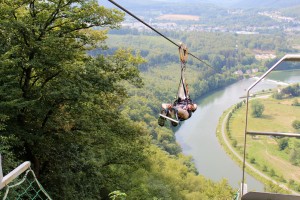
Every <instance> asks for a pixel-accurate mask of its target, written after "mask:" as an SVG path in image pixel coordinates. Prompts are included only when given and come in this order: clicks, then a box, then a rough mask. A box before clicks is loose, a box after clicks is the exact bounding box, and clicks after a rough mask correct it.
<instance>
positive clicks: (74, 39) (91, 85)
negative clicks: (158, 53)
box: [0, 0, 147, 199]
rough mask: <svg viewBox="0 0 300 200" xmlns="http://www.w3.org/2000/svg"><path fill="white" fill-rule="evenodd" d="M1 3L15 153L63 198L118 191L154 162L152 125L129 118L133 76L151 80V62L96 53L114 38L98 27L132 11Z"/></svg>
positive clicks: (4, 78)
mask: <svg viewBox="0 0 300 200" xmlns="http://www.w3.org/2000/svg"><path fill="white" fill-rule="evenodd" d="M0 7H1V9H0V46H1V48H0V73H1V77H0V110H1V112H2V114H3V116H7V121H6V122H5V125H6V127H5V130H2V133H1V135H2V136H3V137H5V138H12V139H10V140H6V141H7V142H6V143H7V145H6V146H7V148H9V149H7V152H11V153H12V154H13V156H14V158H15V159H20V160H29V161H31V162H32V168H33V170H34V171H35V174H36V176H37V177H38V178H39V179H40V180H41V182H42V183H43V185H44V186H45V187H46V188H47V190H48V191H49V192H50V194H51V196H52V197H53V198H54V199H71V198H74V197H76V198H77V199H100V198H101V197H108V194H109V193H110V192H111V191H114V190H115V188H116V187H117V185H119V184H118V180H119V182H122V180H120V177H123V174H129V173H130V172H132V171H134V169H136V168H137V167H138V165H139V164H140V163H141V162H142V161H144V155H143V149H144V148H145V147H146V146H147V145H146V144H147V140H146V139H142V136H143V135H144V131H143V132H142V130H143V129H141V128H140V127H139V126H137V125H134V124H132V122H130V121H129V120H128V119H125V118H124V117H122V115H121V114H120V105H121V104H122V103H123V101H124V100H125V98H126V96H127V93H126V88H125V84H124V82H129V83H130V84H133V85H135V86H141V85H142V81H141V78H140V76H139V71H138V68H137V67H138V65H139V64H140V63H141V62H142V61H143V60H142V59H141V58H140V57H139V56H133V55H132V54H131V52H130V51H127V50H119V51H117V52H116V53H115V54H114V55H112V56H110V57H103V56H99V57H97V58H93V57H90V56H88V55H87V53H86V52H87V50H90V49H92V48H94V47H96V46H97V47H99V46H101V45H103V41H104V39H105V38H106V31H105V30H104V29H97V30H96V29H92V28H93V27H110V28H115V27H118V25H119V23H120V22H121V21H122V20H123V16H124V15H123V14H122V13H120V12H119V11H117V10H114V9H106V8H104V7H102V6H99V5H98V3H97V1H95V0H87V1H82V0H54V1H35V0H26V1H23V0H22V1H21V0H16V1H15V0H7V1H1V2H0ZM1 127H2V129H3V125H2V126H1ZM124 185H125V184H124ZM124 185H123V186H124ZM124 187H125V186H124Z"/></svg>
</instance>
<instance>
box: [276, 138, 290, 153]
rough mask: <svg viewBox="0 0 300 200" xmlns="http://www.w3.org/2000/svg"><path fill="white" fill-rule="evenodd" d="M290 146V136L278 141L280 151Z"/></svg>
mask: <svg viewBox="0 0 300 200" xmlns="http://www.w3.org/2000/svg"><path fill="white" fill-rule="evenodd" d="M288 146H289V139H288V138H282V139H280V140H279V142H278V148H279V150H280V151H283V150H285V149H286V148H287V147H288Z"/></svg>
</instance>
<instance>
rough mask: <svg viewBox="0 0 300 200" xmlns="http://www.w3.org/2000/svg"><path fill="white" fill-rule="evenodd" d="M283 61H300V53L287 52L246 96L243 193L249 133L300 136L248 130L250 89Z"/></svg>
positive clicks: (289, 135) (261, 78) (242, 192)
mask: <svg viewBox="0 0 300 200" xmlns="http://www.w3.org/2000/svg"><path fill="white" fill-rule="evenodd" d="M283 61H294V62H300V54H287V55H285V56H284V57H283V58H281V59H280V60H279V61H278V62H277V63H275V64H274V65H273V66H272V67H271V68H270V69H269V70H268V71H267V72H266V73H264V74H263V75H262V76H261V77H260V78H259V79H258V80H257V81H256V82H254V83H253V84H252V85H251V86H250V87H249V88H248V89H247V96H246V121H245V135H244V155H243V176H242V184H241V185H242V189H241V194H245V193H244V189H245V188H244V187H245V186H244V185H245V167H246V144H247V135H269V136H284V137H299V138H300V133H282V132H259V131H249V130H248V111H249V97H250V91H251V90H252V89H253V88H254V87H255V86H256V85H257V84H258V83H259V82H261V81H262V80H263V79H264V78H265V77H266V76H267V75H268V74H269V73H270V72H271V71H273V70H274V69H275V68H276V67H277V66H278V65H279V64H280V63H282V62H283Z"/></svg>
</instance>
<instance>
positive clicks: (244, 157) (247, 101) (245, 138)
mask: <svg viewBox="0 0 300 200" xmlns="http://www.w3.org/2000/svg"><path fill="white" fill-rule="evenodd" d="M249 92H250V90H247V98H246V120H245V135H244V156H243V176H242V196H243V195H244V185H245V167H246V144H247V142H246V141H247V128H248V107H249Z"/></svg>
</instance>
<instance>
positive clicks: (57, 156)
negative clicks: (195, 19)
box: [0, 0, 297, 199]
mask: <svg viewBox="0 0 300 200" xmlns="http://www.w3.org/2000/svg"><path fill="white" fill-rule="evenodd" d="M0 7H1V10H0V36H1V37H0V46H1V48H0V73H1V77H0V134H1V135H0V153H1V154H2V156H3V158H4V159H3V170H4V174H6V173H8V172H9V171H11V170H12V169H14V168H15V167H16V166H17V165H19V164H20V163H21V162H23V161H27V160H28V161H31V163H32V169H33V170H34V172H35V174H36V176H37V178H38V179H39V180H40V182H41V184H42V185H43V186H44V188H45V189H46V190H47V192H49V194H50V196H51V197H52V198H53V199H74V198H75V199H109V194H110V193H111V192H114V191H121V192H122V193H126V195H127V197H128V199H231V198H232V196H233V195H234V193H235V192H236V189H235V188H232V187H230V186H229V184H228V182H227V181H226V180H221V181H219V182H213V181H211V180H208V179H207V178H205V177H203V176H202V175H199V174H198V172H197V170H196V168H195V166H194V164H193V162H192V158H190V157H188V156H185V155H183V154H182V152H181V147H180V146H179V145H178V144H177V143H176V140H175V135H174V133H175V129H172V128H170V127H168V126H167V127H163V128H161V127H159V126H158V124H157V115H158V113H159V111H160V104H161V103H162V102H170V101H173V98H174V95H175V94H176V90H177V86H178V81H179V59H178V49H176V48H174V47H173V46H171V45H170V44H168V43H166V42H165V41H163V40H162V39H161V38H159V37H157V36H156V35H153V34H152V33H149V32H144V33H140V32H138V31H135V30H122V29H121V30H120V31H119V32H116V31H115V29H117V28H120V23H121V22H122V21H123V20H124V13H122V12H120V11H118V10H116V9H109V8H105V7H102V6H99V5H98V3H97V2H96V1H94V0H88V1H79V0H67V1H61V0H57V1H56V0H55V1H15V0H7V1H5V2H3V1H2V2H0ZM132 31H133V32H134V34H131V33H130V32H132ZM167 34H168V36H169V37H171V38H176V40H180V41H182V42H184V43H185V44H186V45H187V46H188V47H189V49H190V51H191V52H193V53H195V54H196V55H200V57H201V59H203V60H204V61H206V62H207V63H210V66H206V65H204V64H202V63H199V62H198V61H196V60H193V59H190V58H189V62H188V63H187V66H188V67H187V69H186V76H187V78H188V82H189V86H190V92H191V94H192V97H193V98H194V99H197V98H200V97H201V96H202V95H205V94H207V93H209V92H211V91H213V90H216V89H218V88H221V87H224V86H226V85H228V84H231V83H233V82H234V81H236V80H238V79H240V78H243V76H239V75H236V74H234V72H235V71H237V70H242V71H244V72H245V71H246V70H247V69H253V68H258V69H259V71H261V72H262V71H264V70H265V69H267V68H268V67H270V64H272V62H274V60H269V61H258V60H256V59H255V54H254V53H253V51H251V49H252V48H255V49H260V50H262V51H267V50H272V51H274V53H275V54H276V55H281V54H283V53H286V52H287V51H290V49H292V48H291V47H292V46H293V45H294V44H295V43H294V42H292V41H297V39H296V38H295V39H294V38H291V40H289V41H287V39H286V38H285V36H283V35H278V36H274V37H269V36H264V35H262V36H260V35H259V36H251V37H248V36H243V35H231V34H226V33H224V34H221V33H201V34H200V35H199V33H196V32H191V33H180V32H169V33H167ZM289 42H291V43H289ZM0 194H1V195H3V193H2V191H1V193H0Z"/></svg>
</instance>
